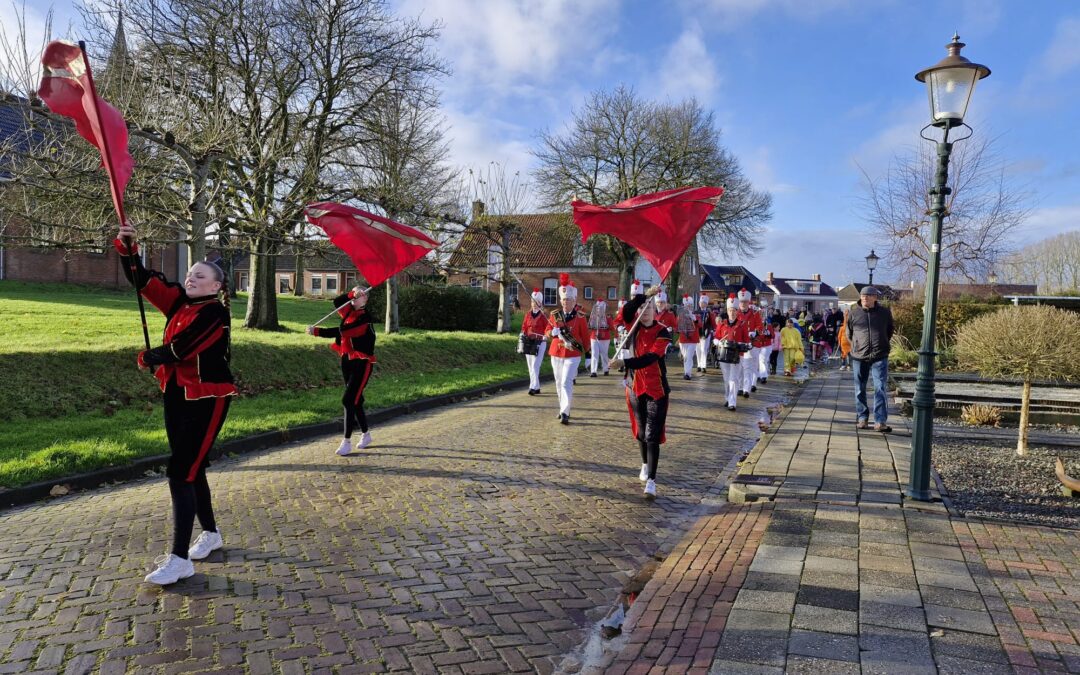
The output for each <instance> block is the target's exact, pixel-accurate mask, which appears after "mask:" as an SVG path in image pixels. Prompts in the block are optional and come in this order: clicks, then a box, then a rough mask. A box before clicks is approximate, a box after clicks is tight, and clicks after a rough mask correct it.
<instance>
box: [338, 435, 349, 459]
mask: <svg viewBox="0 0 1080 675" xmlns="http://www.w3.org/2000/svg"><path fill="white" fill-rule="evenodd" d="M335 452H336V453H337V454H339V455H341V456H342V457H344V456H345V455H347V454H349V453H350V452H352V441H351V440H349V439H348V438H343V439H341V445H339V446H337V450H335Z"/></svg>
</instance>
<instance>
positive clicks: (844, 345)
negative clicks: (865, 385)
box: [836, 310, 851, 370]
mask: <svg viewBox="0 0 1080 675" xmlns="http://www.w3.org/2000/svg"><path fill="white" fill-rule="evenodd" d="M839 313H840V312H837V314H839ZM847 320H848V312H847V310H845V311H844V318H843V320H842V321H841V322H840V329H839V330H837V331H836V341H837V344H838V346H839V348H840V370H850V369H851V343H850V342H848V339H847Z"/></svg>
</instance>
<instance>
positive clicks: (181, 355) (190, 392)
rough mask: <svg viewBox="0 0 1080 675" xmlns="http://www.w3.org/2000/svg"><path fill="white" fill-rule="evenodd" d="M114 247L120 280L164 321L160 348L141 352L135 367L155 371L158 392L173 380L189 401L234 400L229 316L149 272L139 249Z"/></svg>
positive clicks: (215, 303)
mask: <svg viewBox="0 0 1080 675" xmlns="http://www.w3.org/2000/svg"><path fill="white" fill-rule="evenodd" d="M113 244H114V245H115V246H116V250H117V251H118V252H119V253H120V260H121V263H122V264H121V267H122V268H123V270H124V276H126V277H127V279H128V281H130V282H131V284H132V285H133V286H135V288H137V289H139V293H140V294H142V296H143V297H144V298H146V299H147V300H148V301H149V302H150V304H152V305H153V306H154V307H157V308H158V310H160V311H161V313H162V314H164V315H165V319H166V322H165V334H164V337H163V339H162V342H163V343H164V344H162V345H161V346H160V347H155V348H153V349H148V350H146V351H143V352H140V353H139V365H142V366H146V367H154V366H157V369H156V370H155V372H154V376H155V377H157V379H158V382H159V383H160V384H161V390H162V391H165V387H166V386H167V385H168V383H169V381H170V380H171V379H173V378H175V380H176V384H177V385H178V386H180V387H183V389H184V398H186V399H187V400H189V401H193V400H195V399H200V398H220V397H224V396H235V395H236V385H235V384H234V383H233V376H232V371H231V370H230V369H229V360H230V358H231V353H230V347H229V343H230V338H229V335H230V328H231V325H232V319H231V317H230V316H229V310H228V309H226V308H225V306H224V305H222V304H221V302H220V301H219V300H218V299H217V296H214V295H208V296H205V297H199V298H189V297H188V295H187V293H186V292H184V288H183V286H181V285H180V284H177V283H173V282H171V281H166V280H165V277H164V276H163V275H162V274H161V273H160V272H155V271H154V270H147V269H146V268H145V267H143V264H142V259H141V258H140V257H139V255H138V253H139V251H138V246H137V245H135V244H132V245H131V250H130V253H129V251H128V248H127V247H126V246H125V245H124V243H123V242H121V241H120V240H119V239H117V240H116V241H115V242H113ZM132 264H134V267H135V272H134V275H133V274H132Z"/></svg>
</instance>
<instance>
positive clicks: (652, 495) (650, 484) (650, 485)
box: [645, 478, 656, 499]
mask: <svg viewBox="0 0 1080 675" xmlns="http://www.w3.org/2000/svg"><path fill="white" fill-rule="evenodd" d="M645 499H656V481H654V480H653V479H652V478H650V479H649V480H648V481H646V482H645Z"/></svg>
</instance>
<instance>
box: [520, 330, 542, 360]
mask: <svg viewBox="0 0 1080 675" xmlns="http://www.w3.org/2000/svg"><path fill="white" fill-rule="evenodd" d="M541 342H543V340H541V339H540V338H534V337H529V336H527V335H522V336H521V337H519V338H518V353H520V354H527V355H529V356H536V355H537V354H539V353H540V343H541Z"/></svg>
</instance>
